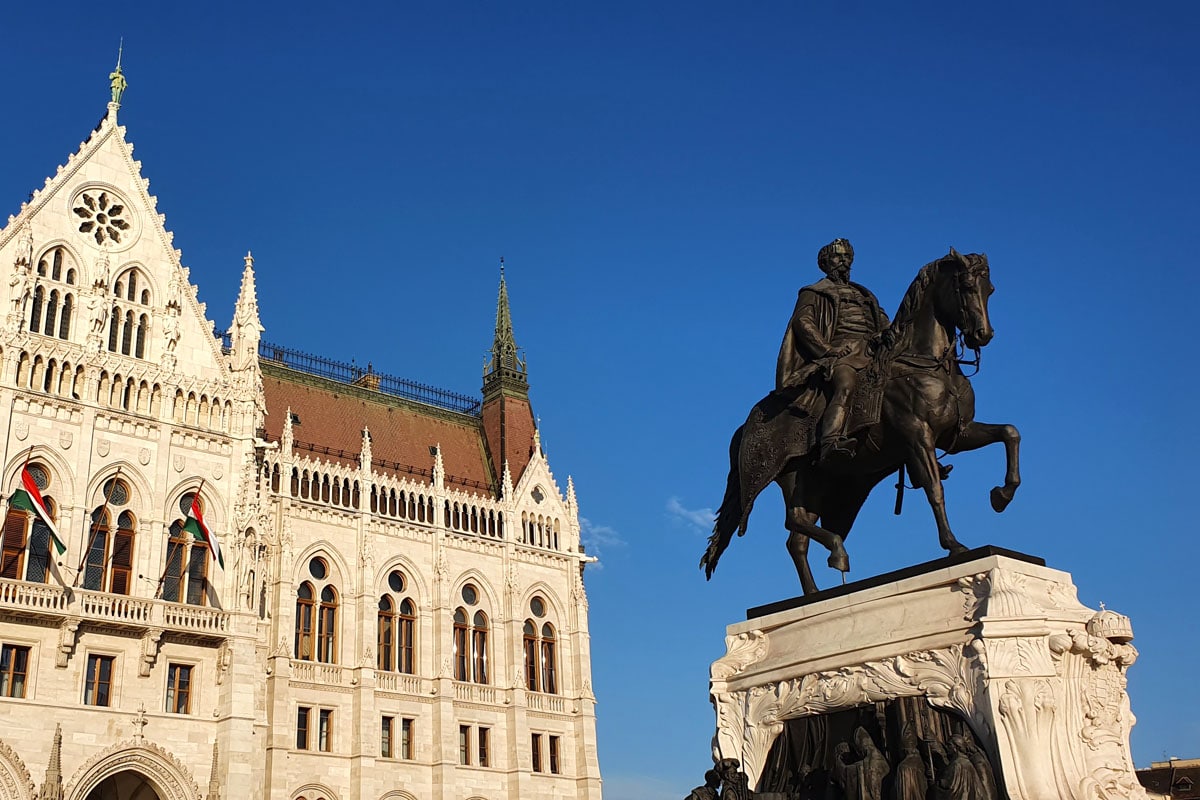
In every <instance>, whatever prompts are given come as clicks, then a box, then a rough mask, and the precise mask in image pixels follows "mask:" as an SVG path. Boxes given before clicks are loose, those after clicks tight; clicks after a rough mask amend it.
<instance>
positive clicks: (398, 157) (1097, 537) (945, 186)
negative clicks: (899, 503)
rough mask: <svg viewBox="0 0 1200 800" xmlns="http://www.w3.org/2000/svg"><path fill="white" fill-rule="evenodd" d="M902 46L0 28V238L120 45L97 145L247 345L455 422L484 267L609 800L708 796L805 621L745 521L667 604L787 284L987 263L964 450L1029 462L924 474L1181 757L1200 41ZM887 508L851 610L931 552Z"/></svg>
mask: <svg viewBox="0 0 1200 800" xmlns="http://www.w3.org/2000/svg"><path fill="white" fill-rule="evenodd" d="M897 6H898V4H894V3H879V4H862V3H838V4H815V3H781V2H762V3H753V4H751V3H737V4H731V3H727V2H722V3H709V2H688V3H646V2H636V3H622V2H606V3H602V4H601V3H550V2H545V3H540V2H527V3H479V2H460V3H421V4H417V3H405V4H392V3H379V4H372V5H349V6H340V7H337V8H335V7H333V6H331V5H329V4H327V3H323V4H319V5H317V4H306V3H288V4H279V5H275V6H273V7H272V6H268V5H267V4H265V3H264V4H259V3H244V2H243V3H237V4H230V3H194V4H187V5H186V6H184V5H181V4H173V3H150V4H139V3H116V4H99V5H97V4H95V3H89V4H75V3H66V4H53V5H45V4H43V5H41V6H34V5H31V4H24V3H22V4H13V5H12V7H11V8H7V9H6V10H5V13H4V21H3V24H2V25H0V69H3V72H4V75H5V78H4V83H5V102H4V112H3V118H2V123H3V124H0V154H2V155H0V203H2V204H3V205H5V206H7V209H6V210H5V211H4V213H5V214H7V213H12V212H15V211H16V209H17V207H18V205H19V203H20V201H21V200H23V199H24V198H25V195H26V193H27V192H28V191H29V190H31V189H33V188H34V187H36V186H40V185H41V183H42V181H43V179H44V177H45V176H46V175H48V174H53V172H54V168H55V166H56V165H58V164H60V163H62V162H63V161H64V160H65V158H66V156H67V154H68V153H69V152H71V151H72V150H74V149H75V147H76V146H77V144H78V142H79V141H80V140H81V139H83V138H84V137H85V136H86V135H87V132H88V131H89V130H90V129H91V127H92V125H94V124H95V122H96V120H97V119H98V118H99V117H100V115H101V114H102V113H103V111H104V104H105V102H106V100H107V74H108V72H109V70H110V69H111V67H112V63H113V60H114V58H115V55H116V45H117V41H118V38H119V37H120V36H124V37H125V62H124V64H125V69H126V73H127V75H128V78H129V90H128V92H127V93H126V96H125V100H124V104H123V107H122V110H121V119H122V122H123V123H124V124H126V125H127V126H128V128H129V137H130V139H131V140H132V141H133V142H134V143H135V145H136V148H137V149H136V157H137V158H139V159H141V160H142V161H143V163H144V171H145V174H146V175H147V176H148V177H149V178H150V179H151V181H152V191H153V192H154V193H156V194H157V195H158V197H159V209H160V210H161V211H163V212H164V213H165V214H166V215H167V224H168V227H169V228H171V229H172V230H174V231H175V234H176V237H175V244H176V246H178V247H180V248H181V249H182V250H183V258H184V263H185V264H187V265H189V266H190V267H191V268H192V276H193V280H194V281H195V282H196V283H198V284H199V286H200V291H201V296H200V297H201V300H203V301H206V302H207V303H208V308H209V314H210V316H211V317H212V318H213V319H215V320H216V322H217V324H218V326H221V327H224V326H225V325H226V324H228V320H229V318H230V317H231V315H232V306H233V300H234V297H235V294H236V291H237V286H238V276H239V273H240V268H241V255H242V254H243V253H244V252H245V251H246V250H247V249H248V248H250V249H253V250H254V254H255V257H256V267H257V269H258V276H259V297H260V299H261V306H262V313H263V321H264V324H265V325H266V328H267V332H266V337H267V339H268V340H269V341H274V342H278V343H281V344H285V345H288V346H291V347H296V348H300V349H303V350H307V351H310V352H315V353H320V354H323V355H327V356H330V357H334V358H340V359H345V360H349V359H350V358H351V357H353V358H356V359H357V360H358V361H359V362H360V363H363V362H365V361H367V360H371V361H373V362H374V364H375V365H376V367H377V368H378V369H381V370H383V371H386V372H391V373H396V374H400V375H403V376H406V377H410V378H413V379H415V380H420V381H424V382H428V383H433V384H437V385H442V386H445V387H447V388H451V389H455V390H459V391H466V392H470V393H476V392H478V387H479V384H480V366H481V364H482V359H483V355H484V351H485V349H486V348H487V347H488V345H489V344H490V340H491V333H492V323H493V313H494V302H495V292H496V281H497V269H496V265H497V260H498V258H499V257H500V256H504V257H505V258H506V260H507V263H508V267H509V270H508V276H509V286H510V290H511V296H512V302H513V316H514V325H515V330H516V335H517V341H518V343H519V344H521V345H522V346H523V347H524V348H525V349H526V351H527V353H528V358H529V368H530V383H531V385H532V387H533V390H532V391H533V402H534V407H535V411H536V412H537V413H538V414H539V415H540V416H541V420H542V430H543V441H544V443H545V446H546V449H547V451H548V453H549V456H550V461H551V465H552V466H553V467H554V468H555V469H556V472H557V473H558V477H559V478H560V480H561V481H562V482H565V478H566V474H567V473H570V474H573V475H574V477H575V481H576V484H577V486H578V490H579V497H580V502H581V506H582V509H583V514H584V516H585V517H586V518H587V520H588V528H589V531H590V533H589V536H590V537H591V543H592V546H593V550H594V551H595V552H597V553H598V554H599V555H600V556H601V559H602V562H601V566H600V568H598V569H597V568H593V569H590V570H589V572H588V586H589V590H590V597H591V623H592V634H593V639H592V645H593V656H594V664H593V665H594V669H595V689H596V693H597V695H599V698H600V705H599V707H598V715H599V734H600V748H601V749H600V755H601V766H602V769H603V773H604V777H605V779H606V797H607V798H608V799H609V800H662V799H663V798H677V797H680V796H682V795H683V794H685V793H686V792H687V790H688V789H690V788H691V787H692V786H694V785H696V784H697V783H699V782H700V781H701V778H702V773H703V771H704V769H705V768H706V766H707V764H706V762H707V759H708V752H709V738H710V736H711V732H712V729H713V717H712V711H711V709H710V707H709V705H708V702H707V696H706V695H707V670H708V664H709V662H711V661H712V660H713V659H715V658H717V657H718V656H720V655H721V654H722V652H723V644H722V637H723V626H724V625H725V624H726V623H729V622H734V621H737V620H739V619H741V618H742V617H743V614H744V610H745V609H746V608H747V607H749V606H753V605H758V604H761V603H765V602H769V601H773V600H776V599H780V598H784V597H788V596H792V595H794V594H796V593H797V592H798V586H797V584H796V580H795V576H794V574H793V573H792V570H791V566H790V562H789V561H788V560H787V558H786V557H785V556H784V549H783V540H784V536H783V531H782V527H781V524H780V523H781V519H782V504H781V503H780V502H779V500H778V497H777V496H776V493H775V492H774V491H773V490H772V491H771V492H770V493H769V494H767V495H764V499H763V501H762V502H761V503H760V504H759V505H758V507H757V508H756V511H755V514H754V517H753V518H752V521H751V529H750V532H749V534H748V535H747V537H746V538H744V539H740V540H738V541H736V542H735V543H734V544H733V546H732V547H731V548H730V550H729V552H728V553H727V554H726V556H725V558H724V560H723V561H722V563H721V566H720V569H719V570H718V572H717V574H716V576H715V578H714V580H713V582H712V583H707V584H706V583H705V582H704V580H703V578H702V575H701V573H700V572H699V571H698V570H697V569H696V563H697V560H698V558H699V555H700V552H701V550H702V549H703V545H704V541H705V536H706V530H705V528H706V525H707V523H706V521H705V518H706V516H707V514H708V511H707V509H711V508H713V507H715V506H716V505H718V504H719V502H720V498H721V495H722V491H723V488H724V482H725V474H726V470H727V467H728V464H727V456H726V452H727V446H728V437H729V435H730V434H731V432H732V431H733V429H734V428H735V427H736V426H737V425H738V424H740V422H741V421H742V420H743V419H744V417H745V414H746V411H747V410H748V409H749V407H750V406H751V405H752V404H753V403H754V401H756V400H757V399H758V398H759V397H760V396H761V395H762V394H764V393H765V392H766V391H767V389H768V388H770V386H771V384H772V381H773V374H774V360H775V355H776V351H777V348H778V345H779V339H780V336H781V334H782V332H783V328H784V326H785V324H786V322H787V319H788V316H789V314H790V312H791V308H792V305H793V302H794V299H795V292H796V290H797V288H799V287H800V286H802V285H804V284H806V283H809V282H811V281H813V280H814V279H815V278H816V277H818V273H817V270H816V265H815V254H816V251H817V249H818V248H819V247H820V246H821V245H822V244H824V243H826V242H828V241H829V240H830V239H832V238H834V237H836V236H845V237H847V238H849V239H850V240H851V241H852V242H853V243H854V246H855V248H856V250H857V254H858V256H857V262H856V264H855V272H854V275H855V278H856V279H858V280H860V281H862V282H864V283H866V284H867V285H869V286H870V287H871V288H872V289H874V291H875V292H876V293H877V294H878V295H879V297H880V298H881V300H882V301H883V302H884V304H885V306H886V307H888V309H889V310H894V308H895V305H896V303H897V302H898V300H899V298H900V294H901V292H902V290H903V289H904V287H905V286H906V285H907V283H908V281H909V280H910V279H911V277H912V275H913V274H914V273H915V271H916V269H917V268H918V267H919V266H920V265H921V264H923V263H925V262H927V261H929V260H931V259H933V258H934V257H936V256H938V255H940V254H942V253H944V252H946V249H947V247H948V246H950V245H953V246H955V247H956V248H958V249H959V250H962V251H964V252H968V251H984V252H987V254H988V255H989V257H990V260H991V264H992V275H993V279H994V282H995V284H996V286H997V292H996V294H995V296H994V297H993V299H992V315H993V322H994V323H995V326H996V329H997V335H996V338H995V340H994V342H993V343H992V345H991V346H990V347H989V348H988V349H987V351H986V353H985V359H984V369H983V372H982V373H981V374H980V375H979V377H978V379H977V380H976V381H975V385H976V389H977V392H978V397H979V413H978V416H979V418H981V419H984V420H988V421H1009V422H1013V423H1015V424H1017V425H1018V426H1019V427H1020V428H1021V429H1022V432H1023V434H1024V464H1023V467H1024V470H1023V472H1024V479H1025V483H1024V485H1023V486H1022V488H1021V490H1020V493H1019V494H1018V497H1017V499H1016V500H1015V501H1014V503H1013V505H1012V507H1011V508H1010V509H1009V511H1008V512H1006V513H1005V514H1004V515H1002V516H997V515H995V514H993V512H992V511H991V510H990V508H989V507H988V505H987V497H986V492H987V489H988V488H989V487H990V486H992V485H993V484H994V483H995V482H996V481H997V479H998V478H999V477H1000V475H1001V471H1002V466H1003V455H1002V451H1001V450H999V449H995V450H989V451H983V452H980V453H975V454H967V455H963V456H959V457H956V458H954V459H952V463H954V464H955V466H956V468H957V469H956V471H955V473H954V476H953V477H952V478H951V480H950V482H949V485H948V496H949V509H950V514H951V521H952V523H953V524H954V526H955V530H956V532H957V533H958V535H959V537H960V538H961V539H962V540H963V541H964V542H966V543H968V544H971V545H979V544H985V543H993V544H997V545H1001V546H1005V547H1010V548H1014V549H1017V550H1022V551H1025V552H1028V553H1033V554H1037V555H1041V556H1043V557H1044V558H1045V559H1046V560H1047V562H1048V563H1049V564H1050V565H1051V566H1054V567H1058V568H1061V569H1065V570H1069V571H1071V572H1072V573H1073V574H1074V576H1075V580H1076V583H1077V584H1078V586H1079V590H1080V597H1081V599H1082V600H1083V601H1084V602H1085V603H1087V604H1089V605H1092V606H1095V605H1096V604H1098V603H1099V602H1101V601H1103V602H1104V603H1106V604H1107V605H1108V606H1109V607H1111V608H1114V609H1117V610H1119V611H1122V612H1124V613H1127V614H1129V615H1131V616H1132V618H1133V622H1134V628H1135V633H1136V634H1137V639H1136V642H1135V644H1136V645H1137V646H1138V647H1139V648H1140V649H1141V652H1142V656H1141V659H1140V660H1139V661H1138V663H1137V664H1136V665H1135V666H1134V667H1133V668H1132V670H1131V672H1130V691H1131V694H1132V699H1133V710H1134V712H1135V713H1136V715H1137V717H1138V724H1137V727H1136V728H1135V730H1134V738H1133V744H1134V755H1135V759H1136V761H1137V762H1138V764H1139V765H1145V764H1147V763H1148V762H1149V761H1150V760H1151V759H1157V758H1160V757H1162V756H1163V755H1164V754H1169V755H1179V756H1193V755H1200V746H1198V744H1197V743H1198V742H1200V723H1198V722H1197V721H1196V719H1195V714H1194V713H1193V711H1194V709H1196V708H1197V707H1200V688H1198V684H1197V682H1196V681H1195V680H1194V677H1193V676H1194V671H1195V665H1196V664H1197V662H1200V639H1197V637H1196V636H1195V635H1194V630H1195V626H1196V621H1195V618H1194V614H1195V613H1196V605H1197V604H1196V599H1195V597H1196V596H1195V594H1194V587H1195V574H1196V568H1195V564H1196V563H1197V556H1198V555H1200V545H1198V544H1197V536H1196V534H1197V525H1196V522H1195V510H1196V498H1197V492H1196V483H1197V477H1198V475H1197V467H1196V461H1195V454H1196V453H1197V450H1198V446H1200V442H1198V441H1197V438H1198V437H1197V432H1196V426H1195V423H1194V417H1195V410H1194V409H1195V405H1196V401H1195V395H1196V390H1197V377H1196V373H1197V361H1198V359H1197V354H1196V345H1195V340H1196V336H1195V333H1194V331H1195V329H1196V323H1195V320H1196V318H1197V308H1196V301H1197V299H1198V297H1197V288H1198V282H1197V279H1196V270H1197V268H1198V265H1197V264H1196V263H1195V261H1196V254H1197V253H1198V252H1200V247H1198V246H1197V245H1198V242H1197V226H1196V221H1197V218H1198V212H1200V208H1198V205H1200V204H1198V201H1197V195H1196V190H1195V182H1196V179H1197V175H1198V174H1200V171H1198V169H1197V167H1198V166H1200V165H1198V163H1197V162H1198V158H1197V147H1196V137H1197V134H1196V131H1197V128H1198V125H1197V123H1198V121H1200V120H1198V116H1200V114H1198V111H1197V109H1198V108H1200V105H1198V103H1197V100H1198V99H1200V93H1198V92H1197V88H1198V86H1197V77H1198V68H1197V49H1196V42H1197V41H1200V6H1197V5H1196V4H1194V3H1137V4H1130V3H1116V2H1086V3H1083V2H1080V3H1054V4H1046V3H1004V4H991V5H980V4H962V3H946V4H941V5H935V4H922V6H923V10H922V11H919V12H904V11H900V10H898V8H897ZM1047 396H1048V397H1050V398H1052V400H1051V401H1050V402H1044V401H1039V400H1038V399H1037V398H1039V397H1047ZM885 494H888V493H887V492H881V493H880V494H879V495H878V496H876V497H874V498H872V500H871V501H870V503H869V504H868V507H867V509H866V510H865V511H864V514H863V515H862V517H860V520H859V523H858V525H857V527H856V528H855V531H854V534H853V535H852V536H851V538H850V540H849V542H848V545H849V549H850V552H851V555H852V557H853V559H854V566H855V572H854V573H852V574H851V577H864V576H866V575H868V574H872V573H874V572H879V571H883V570H886V569H891V568H897V567H900V566H903V565H907V564H910V563H914V562H917V561H923V560H927V559H930V558H934V557H937V556H938V555H939V554H940V552H941V551H940V550H939V549H938V546H937V541H936V536H935V534H934V531H933V527H932V524H931V519H930V515H929V512H928V510H927V508H926V507H925V505H924V503H922V502H920V500H919V498H918V497H916V496H915V495H910V497H909V502H908V503H907V504H906V510H905V513H904V515H903V517H901V518H899V519H896V518H893V517H892V516H891V497H885V496H884V495H885ZM822 561H823V559H814V563H816V564H820V563H821V562H822ZM818 575H819V578H818V579H819V580H821V581H822V582H823V583H824V584H825V585H829V584H831V583H832V582H834V581H835V580H836V576H835V575H834V574H833V573H831V572H829V571H827V570H825V569H824V568H821V569H819V570H818Z"/></svg>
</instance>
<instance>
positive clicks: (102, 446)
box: [96, 439, 112, 458]
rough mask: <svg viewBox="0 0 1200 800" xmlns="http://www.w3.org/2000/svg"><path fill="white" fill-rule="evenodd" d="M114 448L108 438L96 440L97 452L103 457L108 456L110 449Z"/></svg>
mask: <svg viewBox="0 0 1200 800" xmlns="http://www.w3.org/2000/svg"><path fill="white" fill-rule="evenodd" d="M111 449H112V442H110V441H109V440H108V439H101V440H100V441H98V442H96V454H97V455H98V456H100V457H101V458H106V457H107V456H108V453H109V451H110V450H111Z"/></svg>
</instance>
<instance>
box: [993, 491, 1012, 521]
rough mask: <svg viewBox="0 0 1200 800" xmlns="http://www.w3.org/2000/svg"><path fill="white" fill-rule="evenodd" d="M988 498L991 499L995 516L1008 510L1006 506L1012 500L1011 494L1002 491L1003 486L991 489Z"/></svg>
mask: <svg viewBox="0 0 1200 800" xmlns="http://www.w3.org/2000/svg"><path fill="white" fill-rule="evenodd" d="M990 497H991V499H992V510H993V511H995V512H996V513H997V514H999V513H1000V512H1001V511H1003V510H1004V509H1006V508H1008V504H1009V503H1011V502H1012V499H1013V496H1012V493H1011V492H1006V491H1004V487H1003V486H994V487H992V491H991V494H990Z"/></svg>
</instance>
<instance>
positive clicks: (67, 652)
mask: <svg viewBox="0 0 1200 800" xmlns="http://www.w3.org/2000/svg"><path fill="white" fill-rule="evenodd" d="M78 630H79V617H68V618H67V619H64V620H63V621H62V622H61V623H59V626H58V647H57V648H56V649H55V651H54V666H56V667H58V668H59V669H66V667H67V664H68V663H70V660H71V654H72V653H74V652H75V633H76V631H78Z"/></svg>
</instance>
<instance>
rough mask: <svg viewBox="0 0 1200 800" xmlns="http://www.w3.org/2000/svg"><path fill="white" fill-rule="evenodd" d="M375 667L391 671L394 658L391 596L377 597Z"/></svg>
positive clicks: (393, 621)
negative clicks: (376, 655)
mask: <svg viewBox="0 0 1200 800" xmlns="http://www.w3.org/2000/svg"><path fill="white" fill-rule="evenodd" d="M377 638H378V642H377V644H378V647H377V650H378V659H377V662H376V667H377V669H380V670H383V671H384V672H391V670H392V667H393V665H394V664H395V658H396V610H395V607H394V606H393V605H392V598H390V597H388V596H387V595H386V594H385V595H384V596H383V597H380V598H379V635H378V637H377Z"/></svg>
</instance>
